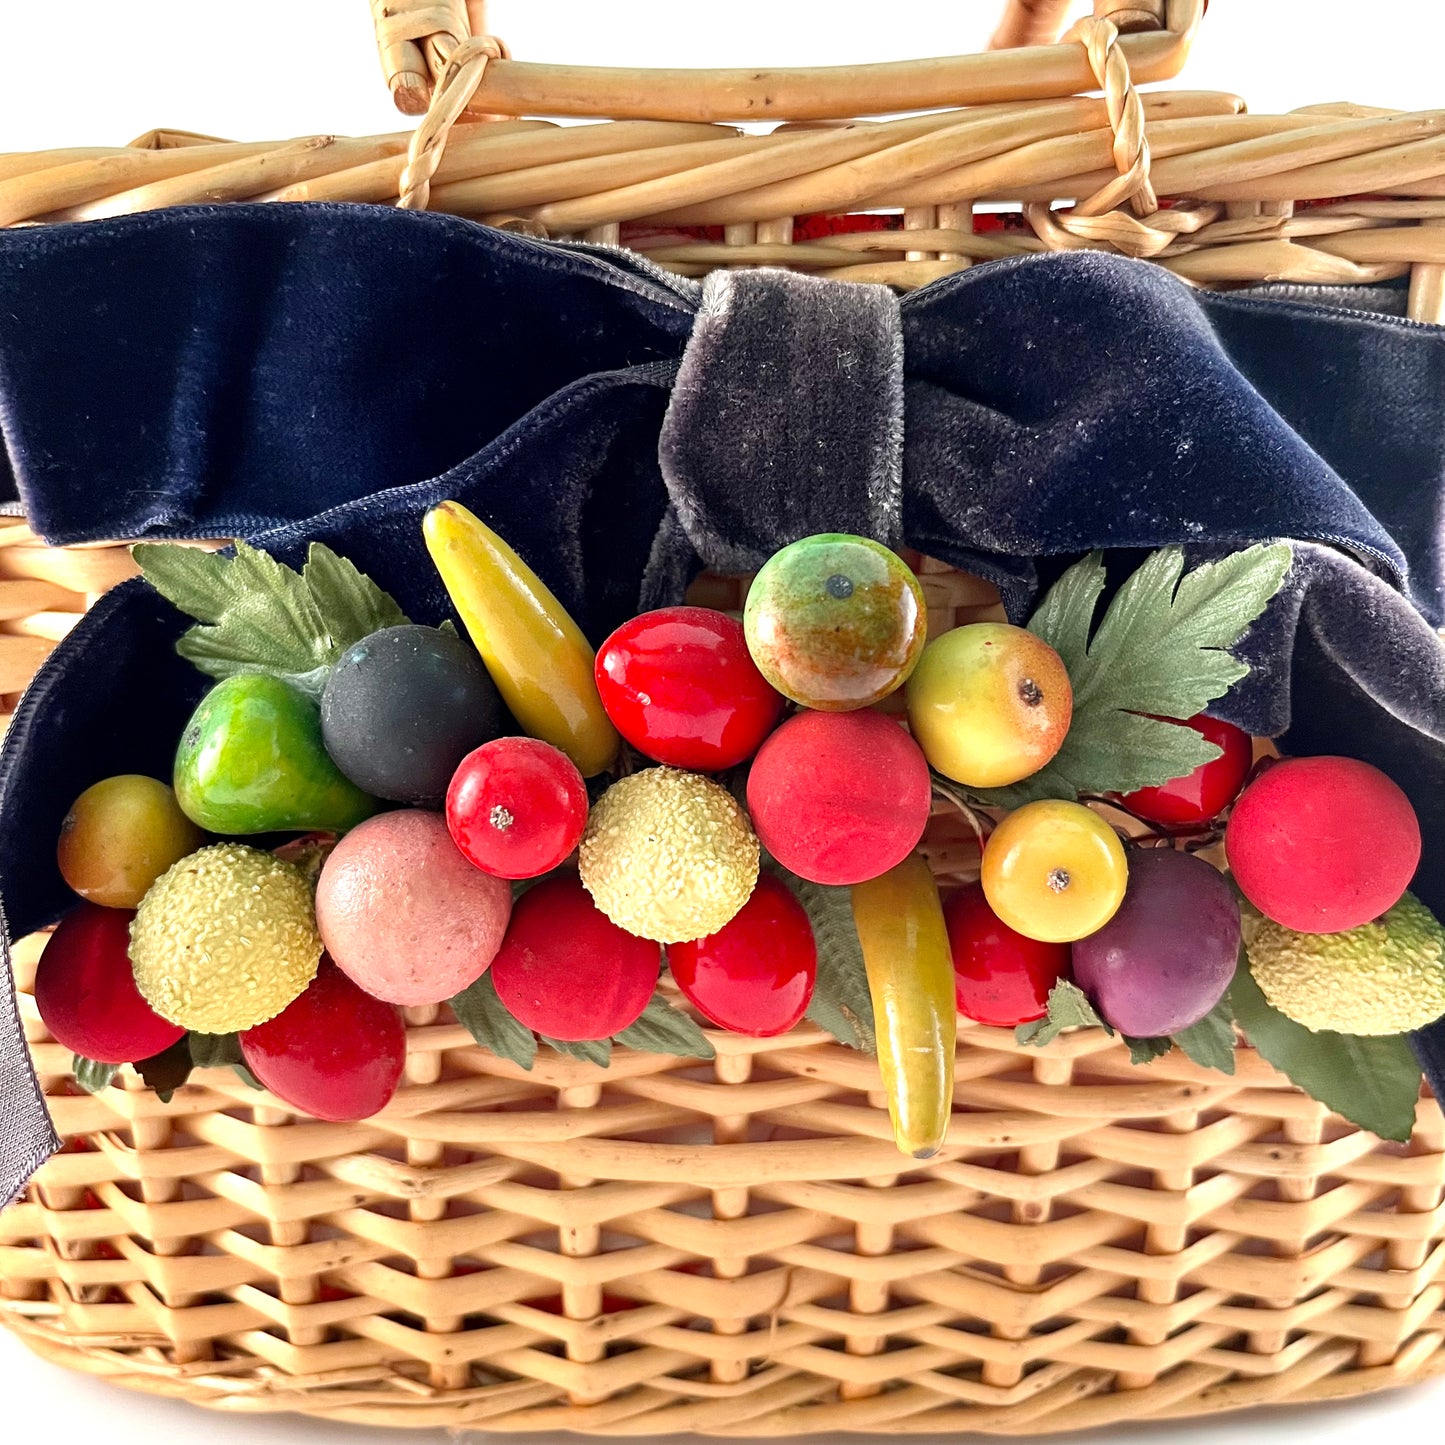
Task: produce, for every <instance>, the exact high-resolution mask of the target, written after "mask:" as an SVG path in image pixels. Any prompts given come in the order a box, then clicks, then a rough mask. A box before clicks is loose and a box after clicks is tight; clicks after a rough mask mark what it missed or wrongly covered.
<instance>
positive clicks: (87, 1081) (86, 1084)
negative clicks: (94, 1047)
mask: <svg viewBox="0 0 1445 1445" xmlns="http://www.w3.org/2000/svg"><path fill="white" fill-rule="evenodd" d="M70 1067H71V1072H72V1073H74V1075H75V1082H76V1083H77V1084H79V1085H80V1087H81V1088H82V1089H84V1090H85V1092H86V1093H87V1094H99V1093H100V1092H101V1091H102V1090H104V1089H108V1088H110V1086H111V1084H112V1083H113V1082H114V1080H115V1076H116V1075H117V1074H118V1073H119V1072H120V1065H119V1064H100V1063H97V1062H96V1061H95V1060H94V1059H87V1058H86V1057H85V1055H84V1054H76V1055H75V1056H74V1058H73V1060H72V1062H71V1065H70Z"/></svg>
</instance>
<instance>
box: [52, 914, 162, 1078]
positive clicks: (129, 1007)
mask: <svg viewBox="0 0 1445 1445" xmlns="http://www.w3.org/2000/svg"><path fill="white" fill-rule="evenodd" d="M134 917H135V913H134V912H133V911H132V910H130V909H128V908H101V907H99V906H98V905H97V904H94V903H83V904H81V906H80V907H79V908H77V909H75V910H74V911H73V912H71V913H68V914H67V915H66V916H65V918H64V919H62V921H61V923H60V926H59V927H58V928H57V929H56V930H55V932H54V933H53V934H51V935H50V940H49V942H47V943H46V945H45V951H44V952H43V953H42V954H41V955H40V963H39V965H38V966H37V968H36V970H35V1003H36V1006H37V1007H38V1008H39V1010H40V1017H41V1018H42V1019H43V1020H44V1021H45V1027H46V1028H47V1029H49V1030H50V1035H51V1037H52V1038H53V1039H54V1040H55V1041H56V1043H58V1044H60V1045H61V1046H62V1047H64V1048H67V1049H69V1050H70V1051H71V1052H72V1053H76V1054H79V1055H80V1056H81V1057H82V1058H85V1059H94V1060H95V1061H96V1062H97V1063H100V1064H134V1063H136V1062H138V1061H139V1060H141V1059H149V1058H151V1057H152V1056H153V1055H155V1054H159V1053H161V1052H163V1051H164V1050H166V1049H168V1048H170V1047H171V1045H172V1044H175V1043H178V1042H179V1041H180V1040H181V1039H183V1038H184V1037H185V1034H186V1031H185V1029H183V1028H180V1027H179V1026H178V1025H176V1024H173V1023H170V1022H168V1021H167V1020H165V1019H163V1018H161V1016H160V1015H159V1014H158V1013H156V1012H155V1011H154V1010H153V1009H152V1008H151V1006H150V1005H149V1004H148V1003H147V1002H146V1001H145V1000H144V999H143V998H142V997H141V994H140V990H139V989H138V988H137V987H136V984H135V975H134V973H133V972H132V971H131V963H130V921H131V919H132V918H134Z"/></svg>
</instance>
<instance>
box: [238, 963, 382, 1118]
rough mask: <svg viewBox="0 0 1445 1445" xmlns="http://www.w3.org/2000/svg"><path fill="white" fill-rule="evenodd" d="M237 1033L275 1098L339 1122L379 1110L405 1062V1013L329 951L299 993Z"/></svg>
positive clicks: (243, 1050) (250, 1065)
mask: <svg viewBox="0 0 1445 1445" xmlns="http://www.w3.org/2000/svg"><path fill="white" fill-rule="evenodd" d="M240 1038H241V1056H242V1057H243V1058H244V1059H245V1060H246V1067H247V1068H248V1069H250V1071H251V1072H252V1073H253V1074H255V1076H256V1078H257V1079H258V1080H259V1081H260V1082H261V1083H262V1084H264V1085H265V1086H266V1087H267V1088H268V1089H270V1091H271V1092H272V1093H273V1094H275V1095H276V1097H277V1098H278V1099H282V1100H284V1101H285V1102H286V1103H288V1104H290V1105H291V1106H292V1107H293V1108H296V1109H299V1110H300V1111H301V1112H302V1113H304V1114H310V1115H312V1116H313V1117H315V1118H317V1119H331V1120H334V1121H336V1122H338V1123H344V1122H346V1121H348V1120H352V1119H369V1118H370V1117H371V1116H372V1115H373V1114H377V1113H380V1112H381V1110H382V1109H384V1108H385V1107H386V1106H387V1104H388V1103H390V1102H391V1096H392V1095H393V1094H395V1093H396V1089H397V1085H398V1084H399V1083H400V1082H401V1075H402V1069H403V1067H404V1066H405V1064H406V1025H405V1024H404V1023H402V1019H401V1015H400V1014H399V1013H398V1012H397V1010H396V1009H395V1008H394V1007H393V1006H392V1005H391V1004H389V1003H383V1002H382V1001H381V1000H380V999H377V998H372V996H371V995H370V994H369V993H364V992H363V991H362V990H361V989H359V988H358V987H357V986H356V985H355V984H354V983H352V981H351V980H350V979H349V978H347V976H346V975H345V974H344V973H342V971H341V970H340V969H339V968H337V966H336V965H335V964H334V963H332V961H331V959H330V958H329V957H327V956H326V955H325V954H323V955H322V958H321V967H320V968H319V969H318V970H317V973H316V977H315V979H314V980H313V981H312V983H311V984H310V986H309V987H308V988H307V990H306V992H305V993H303V994H302V995H301V996H300V998H298V999H296V1000H295V1002H293V1003H291V1004H289V1005H288V1006H287V1007H286V1008H284V1009H282V1011H281V1012H280V1013H279V1014H277V1015H276V1017H275V1018H273V1019H268V1020H267V1021H266V1022H265V1023H264V1024H257V1026H256V1027H255V1028H253V1029H246V1030H245V1032H243V1033H242V1034H241V1036H240Z"/></svg>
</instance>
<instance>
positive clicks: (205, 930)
mask: <svg viewBox="0 0 1445 1445" xmlns="http://www.w3.org/2000/svg"><path fill="white" fill-rule="evenodd" d="M130 958H131V963H132V964H133V965H134V968H135V981H136V986H137V987H138V988H139V989H140V991H141V996H142V997H143V998H144V999H145V1001H146V1002H147V1003H148V1004H150V1006H151V1007H152V1008H153V1009H154V1010H155V1011H156V1012H157V1013H158V1014H160V1015H161V1017H162V1018H166V1019H169V1020H170V1021H171V1022H172V1023H176V1024H180V1025H181V1026H182V1027H184V1028H187V1029H194V1030H195V1031H196V1032H197V1033H205V1034H228V1033H234V1032H235V1031H236V1030H238V1029H248V1028H252V1027H254V1026H255V1025H256V1024H259V1023H264V1022H265V1021H266V1020H267V1019H269V1018H274V1017H275V1016H276V1015H277V1014H278V1013H280V1012H281V1010H282V1009H284V1008H285V1007H286V1005H287V1004H289V1003H290V1002H291V1001H292V999H294V998H296V997H298V996H299V995H300V994H301V992H302V991H303V990H304V989H305V988H306V986H307V984H309V983H310V982H311V980H312V979H313V978H315V977H316V966H317V964H318V963H319V962H320V959H321V935H320V934H319V933H318V932H317V931H316V915H315V910H314V908H313V906H312V901H311V885H310V883H308V882H307V879H306V875H305V874H304V873H303V872H302V871H301V870H300V869H299V868H298V867H296V865H295V864H294V863H287V862H284V861H283V860H282V859H280V858H277V857H274V856H273V855H272V854H270V853H263V852H261V851H260V849H257V848H248V847H246V846H244V845H243V844H240V843H218V844H216V845H214V846H213V847H210V848H202V849H200V851H199V852H196V853H192V854H191V855H190V856H189V857H186V858H182V859H181V861H180V862H179V863H177V864H175V866H174V867H172V868H171V869H170V870H169V871H168V872H166V873H164V874H162V875H161V877H160V878H159V879H157V880H156V882H155V884H154V886H153V887H152V888H151V890H150V892H148V893H147V894H146V896H145V897H144V898H143V899H142V900H141V905H140V908H139V910H138V911H137V912H136V916H135V921H134V922H133V923H132V924H131V929H130Z"/></svg>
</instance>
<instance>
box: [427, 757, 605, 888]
mask: <svg viewBox="0 0 1445 1445" xmlns="http://www.w3.org/2000/svg"><path fill="white" fill-rule="evenodd" d="M586 826H587V785H586V784H585V783H584V782H583V781H582V774H581V773H579V772H578V771H577V767H576V764H574V763H573V762H572V760H571V759H570V758H569V757H568V756H567V755H566V753H564V752H562V751H561V750H560V749H558V748H554V747H553V746H552V745H551V744H550V743H544V742H539V741H538V740H537V739H536V738H498V739H497V740H496V741H495V742H490V743H484V744H483V745H482V746H481V747H479V748H478V749H476V751H475V752H471V753H468V754H467V755H466V757H464V758H463V759H462V761H461V764H460V766H459V767H458V768H457V771H456V774H455V776H454V777H453V778H452V783H451V787H450V788H448V789H447V827H448V828H449V829H450V830H451V835H452V841H453V842H454V843H455V844H456V845H457V847H458V848H459V849H460V850H461V852H462V854H463V856H464V857H465V858H466V859H467V860H468V861H469V862H470V863H473V864H475V865H476V866H477V867H478V868H480V869H481V870H482V872H483V873H490V874H492V876H493V877H495V878H536V877H537V876H538V875H539V874H541V873H548V872H550V871H551V870H552V869H553V868H555V867H556V866H557V865H558V864H559V863H560V862H562V860H563V859H564V858H566V857H567V856H568V854H570V853H571V852H572V850H573V849H574V848H575V847H576V846H577V844H578V843H580V842H581V841H582V833H583V830H584V829H585V828H586Z"/></svg>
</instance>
